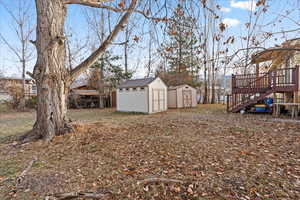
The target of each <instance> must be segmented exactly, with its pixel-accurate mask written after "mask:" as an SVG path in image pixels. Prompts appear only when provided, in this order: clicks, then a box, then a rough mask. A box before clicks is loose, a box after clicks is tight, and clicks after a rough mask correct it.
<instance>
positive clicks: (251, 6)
mask: <svg viewBox="0 0 300 200" xmlns="http://www.w3.org/2000/svg"><path fill="white" fill-rule="evenodd" d="M230 6H231V7H232V8H240V9H244V10H250V11H251V10H255V8H256V2H255V0H247V1H235V0H231V1H230Z"/></svg>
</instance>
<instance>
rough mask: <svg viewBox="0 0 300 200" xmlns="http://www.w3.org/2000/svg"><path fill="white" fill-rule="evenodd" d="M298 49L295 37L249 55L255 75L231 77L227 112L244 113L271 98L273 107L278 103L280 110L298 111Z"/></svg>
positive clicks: (299, 92)
mask: <svg viewBox="0 0 300 200" xmlns="http://www.w3.org/2000/svg"><path fill="white" fill-rule="evenodd" d="M297 49H298V50H297ZM299 49H300V38H297V39H293V40H288V41H286V42H284V43H282V44H281V45H280V46H277V47H274V48H269V49H266V50H264V51H261V52H258V53H256V54H254V55H252V58H251V63H252V64H253V65H254V66H255V73H252V74H240V75H233V76H232V94H231V95H230V96H228V102H227V109H228V111H230V112H239V111H241V110H244V111H247V110H249V109H251V107H252V108H253V105H255V104H257V103H261V102H262V101H263V100H264V99H265V98H267V97H270V98H273V102H274V104H275V105H279V104H280V105H281V108H280V109H285V110H287V111H291V109H292V108H296V109H298V106H299V103H300V96H299V95H300V85H299V77H300V74H299V73H300V72H299V66H300V51H299ZM276 107H277V106H276ZM273 110H274V109H273ZM297 112H298V111H297ZM297 114H298V113H297Z"/></svg>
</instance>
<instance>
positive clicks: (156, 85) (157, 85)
mask: <svg viewBox="0 0 300 200" xmlns="http://www.w3.org/2000/svg"><path fill="white" fill-rule="evenodd" d="M148 87H149V91H150V92H149V113H154V112H156V111H155V110H154V109H153V94H152V91H153V90H163V91H164V92H163V94H164V102H163V103H162V104H161V105H160V106H161V109H160V112H161V111H166V110H167V109H168V105H167V104H168V88H167V86H166V85H165V83H164V82H163V81H162V80H161V79H160V78H157V79H155V80H154V81H153V82H152V83H150V84H149V86H148Z"/></svg>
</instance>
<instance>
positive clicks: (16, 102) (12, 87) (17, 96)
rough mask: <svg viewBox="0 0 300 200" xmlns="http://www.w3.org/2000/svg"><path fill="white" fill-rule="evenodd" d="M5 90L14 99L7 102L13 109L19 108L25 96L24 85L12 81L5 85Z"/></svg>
mask: <svg viewBox="0 0 300 200" xmlns="http://www.w3.org/2000/svg"><path fill="white" fill-rule="evenodd" d="M5 90H6V91H7V92H8V94H9V95H10V96H11V97H12V100H10V101H6V104H7V105H8V106H9V107H11V108H13V109H17V108H19V106H20V103H21V100H22V98H23V89H22V85H21V84H18V83H16V82H14V81H11V82H9V83H8V84H7V85H5Z"/></svg>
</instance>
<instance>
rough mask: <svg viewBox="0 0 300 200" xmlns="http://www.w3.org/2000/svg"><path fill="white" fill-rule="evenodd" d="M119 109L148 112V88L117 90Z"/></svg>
mask: <svg viewBox="0 0 300 200" xmlns="http://www.w3.org/2000/svg"><path fill="white" fill-rule="evenodd" d="M117 111H121V112H143V113H148V88H147V87H144V90H140V88H137V90H133V89H132V88H129V90H125V89H123V91H120V90H119V89H118V90H117Z"/></svg>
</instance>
